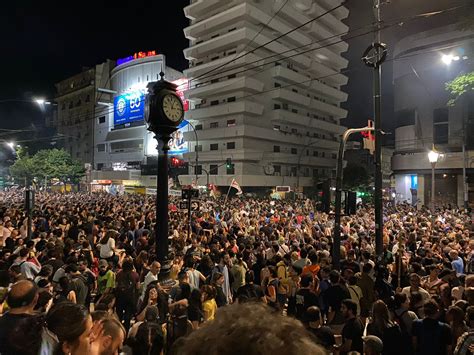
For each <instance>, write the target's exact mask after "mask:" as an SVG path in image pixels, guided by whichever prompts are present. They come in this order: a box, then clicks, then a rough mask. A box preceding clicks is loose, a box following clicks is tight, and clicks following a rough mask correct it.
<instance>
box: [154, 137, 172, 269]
mask: <svg viewBox="0 0 474 355" xmlns="http://www.w3.org/2000/svg"><path fill="white" fill-rule="evenodd" d="M155 139H156V140H157V141H158V174H157V179H156V180H157V186H156V240H155V248H156V256H157V258H158V261H159V262H160V263H161V264H162V265H163V264H164V263H166V261H167V259H168V151H169V150H170V146H169V141H170V139H171V135H170V134H168V133H162V134H157V135H156V136H155Z"/></svg>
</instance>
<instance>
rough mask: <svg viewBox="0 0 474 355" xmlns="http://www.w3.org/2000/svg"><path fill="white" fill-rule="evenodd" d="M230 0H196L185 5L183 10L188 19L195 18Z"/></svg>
mask: <svg viewBox="0 0 474 355" xmlns="http://www.w3.org/2000/svg"><path fill="white" fill-rule="evenodd" d="M230 2H231V1H230V0H197V1H196V2H194V3H192V4H190V5H188V6H186V7H185V8H184V9H183V11H184V15H185V16H186V17H187V18H188V19H190V20H196V19H197V18H199V17H202V16H205V15H206V14H208V13H209V12H210V11H213V10H215V9H216V8H218V7H222V6H223V5H225V4H227V3H230Z"/></svg>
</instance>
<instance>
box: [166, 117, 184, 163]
mask: <svg viewBox="0 0 474 355" xmlns="http://www.w3.org/2000/svg"><path fill="white" fill-rule="evenodd" d="M187 125H188V121H185V120H183V122H181V124H180V125H179V126H178V130H176V131H174V132H173V133H172V134H171V140H170V143H169V145H170V150H169V151H168V154H170V155H177V154H183V153H187V152H188V143H187V142H186V141H185V140H184V132H186V131H187V130H186V129H185V128H186V126H187Z"/></svg>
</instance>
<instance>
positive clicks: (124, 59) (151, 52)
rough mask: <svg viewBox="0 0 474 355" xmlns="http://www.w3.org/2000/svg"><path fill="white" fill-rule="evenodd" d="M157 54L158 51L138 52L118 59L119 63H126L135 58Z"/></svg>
mask: <svg viewBox="0 0 474 355" xmlns="http://www.w3.org/2000/svg"><path fill="white" fill-rule="evenodd" d="M155 55H156V51H148V52H137V53H134V54H133V55H130V56H128V57H125V58H120V59H117V65H121V64H125V63H128V62H131V61H132V60H135V59H140V58H146V57H153V56H155Z"/></svg>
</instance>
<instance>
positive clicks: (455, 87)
mask: <svg viewBox="0 0 474 355" xmlns="http://www.w3.org/2000/svg"><path fill="white" fill-rule="evenodd" d="M446 90H447V91H448V92H449V93H450V94H451V99H450V100H449V101H448V105H449V106H453V105H455V104H456V101H457V100H458V99H459V98H460V97H461V96H463V95H465V94H468V93H472V92H474V71H471V72H470V73H466V74H460V75H458V76H457V77H456V78H454V79H453V80H452V81H450V82H447V83H446Z"/></svg>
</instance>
